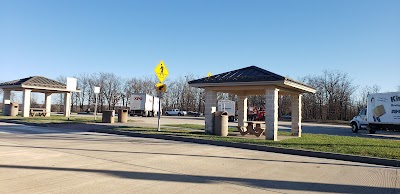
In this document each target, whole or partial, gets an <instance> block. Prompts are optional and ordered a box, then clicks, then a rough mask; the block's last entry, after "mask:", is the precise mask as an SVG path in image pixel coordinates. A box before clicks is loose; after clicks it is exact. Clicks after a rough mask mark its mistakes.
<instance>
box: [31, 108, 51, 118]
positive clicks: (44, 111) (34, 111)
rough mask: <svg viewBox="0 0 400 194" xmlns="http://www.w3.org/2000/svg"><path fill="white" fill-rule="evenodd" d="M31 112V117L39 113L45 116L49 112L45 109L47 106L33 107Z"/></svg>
mask: <svg viewBox="0 0 400 194" xmlns="http://www.w3.org/2000/svg"><path fill="white" fill-rule="evenodd" d="M29 114H30V115H31V117H34V116H35V115H36V114H37V115H38V116H43V117H45V116H46V114H47V112H46V109H45V108H31V109H30V110H29Z"/></svg>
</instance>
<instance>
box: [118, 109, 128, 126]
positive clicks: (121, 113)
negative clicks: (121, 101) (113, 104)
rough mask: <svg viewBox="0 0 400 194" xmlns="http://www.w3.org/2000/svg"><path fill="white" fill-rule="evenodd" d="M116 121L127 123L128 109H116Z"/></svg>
mask: <svg viewBox="0 0 400 194" xmlns="http://www.w3.org/2000/svg"><path fill="white" fill-rule="evenodd" d="M118 122H119V123H127V122H128V109H119V110H118Z"/></svg>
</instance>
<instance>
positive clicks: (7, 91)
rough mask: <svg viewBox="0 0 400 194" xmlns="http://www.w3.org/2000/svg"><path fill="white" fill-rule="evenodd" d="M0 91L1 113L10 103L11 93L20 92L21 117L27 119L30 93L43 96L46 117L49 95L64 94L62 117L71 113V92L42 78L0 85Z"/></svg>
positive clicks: (48, 110) (61, 85)
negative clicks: (1, 91)
mask: <svg viewBox="0 0 400 194" xmlns="http://www.w3.org/2000/svg"><path fill="white" fill-rule="evenodd" d="M0 89H2V90H3V91H4V92H3V113H4V107H5V106H4V105H6V104H8V103H10V98H11V91H22V92H23V98H22V104H23V106H22V116H23V117H29V115H30V109H31V93H32V92H39V93H44V94H45V104H46V105H45V107H46V108H45V111H46V114H45V115H46V117H49V116H50V113H51V95H52V94H54V93H64V95H65V97H64V105H65V106H64V115H65V116H66V117H69V116H70V112H71V91H70V90H68V89H67V85H66V84H63V83H60V82H58V81H55V80H52V79H49V78H46V77H42V76H32V77H27V78H23V79H18V80H13V81H8V82H4V83H0Z"/></svg>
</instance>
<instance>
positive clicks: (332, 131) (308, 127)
mask: <svg viewBox="0 0 400 194" xmlns="http://www.w3.org/2000/svg"><path fill="white" fill-rule="evenodd" d="M79 116H88V115H79ZM129 120H130V121H131V122H132V123H129V124H121V125H132V126H149V127H157V117H129ZM166 124H199V125H204V117H186V116H184V117H183V116H181V117H179V116H162V117H161V125H166ZM115 125H119V124H118V123H116V124H115ZM229 126H233V127H234V126H237V122H230V123H229ZM290 129H291V122H288V121H279V122H278V130H279V131H290ZM302 133H310V134H327V135H340V136H352V137H366V138H381V139H393V140H400V132H393V131H377V132H376V134H369V133H368V131H367V130H359V132H358V133H353V132H352V131H351V127H350V126H349V125H333V124H318V123H304V122H303V123H302Z"/></svg>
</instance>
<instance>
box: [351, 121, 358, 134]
mask: <svg viewBox="0 0 400 194" xmlns="http://www.w3.org/2000/svg"><path fill="white" fill-rule="evenodd" d="M351 131H353V133H357V132H358V127H357V123H352V124H351Z"/></svg>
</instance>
